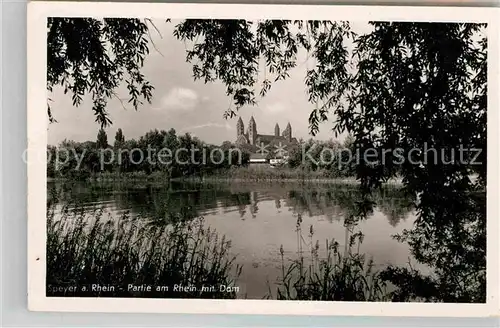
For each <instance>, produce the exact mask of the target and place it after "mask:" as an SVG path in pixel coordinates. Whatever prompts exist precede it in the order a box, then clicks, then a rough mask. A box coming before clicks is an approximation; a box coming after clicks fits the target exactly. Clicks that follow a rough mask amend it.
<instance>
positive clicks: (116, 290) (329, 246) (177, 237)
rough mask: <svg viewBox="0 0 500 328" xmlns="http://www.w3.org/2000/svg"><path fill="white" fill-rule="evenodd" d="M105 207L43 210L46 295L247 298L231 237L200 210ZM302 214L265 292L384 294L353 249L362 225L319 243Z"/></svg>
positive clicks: (288, 295) (355, 297) (379, 279)
mask: <svg viewBox="0 0 500 328" xmlns="http://www.w3.org/2000/svg"><path fill="white" fill-rule="evenodd" d="M108 214H109V213H106V211H105V210H104V209H101V208H95V209H94V210H93V212H88V211H87V212H86V211H84V210H81V209H78V208H75V209H72V210H69V209H68V208H63V209H62V210H61V212H60V213H58V214H57V215H56V213H55V212H54V211H53V210H49V212H48V214H47V217H48V220H47V283H46V294H47V296H49V297H68V296H78V297H140V298H215V299H235V298H241V296H243V298H246V296H245V295H241V296H240V297H238V295H237V293H238V292H239V287H234V286H237V282H238V279H239V277H240V276H241V273H242V271H243V270H244V268H243V267H242V266H240V265H238V264H236V263H235V260H236V258H237V256H238V255H237V254H236V255H233V254H231V252H230V250H231V241H230V240H228V239H227V238H226V236H225V235H219V234H218V233H217V231H216V230H214V229H212V228H210V227H207V226H206V224H205V222H204V219H203V217H198V218H195V219H189V220H186V219H184V218H181V217H179V218H177V220H173V221H169V222H156V221H146V222H141V219H139V222H138V221H137V219H138V218H133V217H131V216H129V215H128V214H127V213H124V214H123V215H122V217H121V218H119V219H118V220H116V219H112V218H111V217H109V216H108ZM142 219H144V218H142ZM301 221H302V220H301V218H300V216H299V218H298V221H297V230H296V233H297V236H302V238H298V240H299V243H298V244H297V256H296V258H295V259H289V260H285V257H284V252H285V250H284V249H283V246H281V247H280V249H279V250H276V251H279V253H280V254H281V264H280V269H281V274H280V276H279V277H277V279H278V280H277V281H276V282H275V285H274V286H271V285H270V284H269V282H268V284H269V286H268V287H269V291H268V294H267V295H263V297H264V298H266V299H278V300H343V301H346V300H348V301H390V296H391V295H390V293H388V291H387V290H386V283H385V281H384V279H383V276H382V275H381V271H376V270H374V269H373V261H372V259H366V258H365V256H364V255H363V254H361V253H359V246H360V244H361V241H362V239H363V235H362V234H361V233H360V232H359V233H356V234H353V235H352V236H351V238H350V240H349V241H348V243H349V245H348V248H347V249H348V251H347V252H346V253H342V252H341V251H340V250H339V249H340V248H341V247H340V245H339V243H338V242H336V241H335V240H327V241H326V248H325V249H324V250H322V247H321V246H320V244H319V241H316V243H314V239H313V236H314V228H313V226H311V227H310V228H309V234H308V238H304V237H303V233H302V229H301V225H302V224H301ZM306 239H309V242H308V243H306V242H305V240H306ZM302 240H304V242H303V241H302ZM320 253H321V255H320ZM56 286H57V287H56ZM208 286H219V287H218V288H213V287H208Z"/></svg>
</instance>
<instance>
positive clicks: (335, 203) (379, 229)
mask: <svg viewBox="0 0 500 328" xmlns="http://www.w3.org/2000/svg"><path fill="white" fill-rule="evenodd" d="M448 196H449V197H448ZM452 196H453V197H452ZM447 197H448V198H447ZM457 199H460V202H457V201H454V202H452V200H457ZM48 203H49V206H51V205H55V206H56V207H57V206H61V205H64V206H65V207H68V208H72V207H73V208H81V207H83V208H84V209H85V208H88V209H89V211H90V210H91V209H93V208H95V207H103V208H105V209H106V210H107V211H110V212H111V213H114V214H113V215H112V216H114V217H116V218H119V217H120V215H121V213H124V212H127V213H130V215H131V216H137V217H140V218H147V219H148V220H149V221H150V223H152V224H153V225H158V226H159V227H162V226H165V224H170V223H172V222H176V221H179V220H188V221H189V220H191V219H193V218H197V217H200V216H201V217H204V218H205V221H206V223H207V224H208V226H209V227H212V228H214V229H216V230H217V232H218V233H219V234H221V235H225V236H226V237H227V238H228V239H229V240H231V245H232V246H231V249H232V252H233V253H232V254H231V255H236V256H237V260H236V261H237V264H238V265H240V266H242V267H243V271H242V273H241V275H240V276H239V277H238V284H239V287H240V290H241V293H240V294H238V295H237V297H242V298H246V297H247V298H254V299H255V298H257V299H258V298H263V297H267V296H269V295H270V294H272V297H278V298H283V297H285V298H286V297H288V298H299V299H300V298H305V299H308V298H309V297H319V298H320V299H328V298H332V299H336V300H342V299H345V300H346V299H347V298H349V299H351V298H353V299H352V300H355V299H356V298H357V299H358V300H388V301H428V302H429V301H430V302H484V300H485V295H486V281H485V276H486V274H485V272H486V260H485V259H486V256H485V244H486V233H485V231H486V230H485V229H486V228H485V227H486V220H485V218H486V214H485V209H486V202H485V197H484V193H481V192H478V193H477V195H469V194H464V195H463V197H460V198H457V197H456V195H451V196H450V195H447V194H443V195H434V196H433V198H426V199H419V201H418V202H415V199H413V198H412V197H410V196H408V195H406V194H405V193H404V192H403V190H401V189H399V188H397V187H385V188H383V189H382V190H379V191H377V192H374V193H372V194H371V195H370V196H369V197H368V198H366V197H365V196H363V195H362V194H361V192H360V191H359V189H358V186H356V185H349V184H347V185H339V184H334V185H328V184H310V185H300V184H293V183H283V184H279V183H278V184H276V183H275V184H262V183H261V184H256V183H239V184H218V183H203V184H193V183H171V184H170V185H168V186H165V185H154V184H144V185H140V184H138V185H137V184H136V185H132V184H116V183H113V184H96V183H94V184H78V183H69V184H68V183H64V184H63V183H50V184H49V185H48ZM415 203H416V204H417V207H416V208H415V205H414V204H415ZM422 211H429V212H431V213H434V214H433V215H435V217H436V219H435V220H431V221H429V220H427V221H424V220H417V217H416V213H417V214H418V213H422ZM309 230H310V231H314V234H312V233H310V234H309V233H308V231H309ZM395 236H396V238H395ZM353 240H354V241H355V242H354V243H353ZM332 245H335V246H334V248H332ZM325 246H326V247H325ZM332 249H335V252H334V253H333V254H330V253H331V251H332ZM330 255H332V256H330ZM307 257H309V259H310V260H311V259H312V262H310V263H309V262H308V263H309V264H307V265H308V266H307V265H305V264H304V262H303V261H304V258H307ZM325 258H327V259H329V260H328V261H330V260H331V259H332V258H333V259H335V260H333V262H331V264H330V265H331V267H328V268H327V269H328V270H330V269H332V271H331V277H330V278H329V280H328V283H333V285H331V286H330V285H329V286H330V287H329V288H331V290H329V291H328V292H326V293H320V292H319V291H318V290H316V287H317V286H321V285H322V284H321V281H319V282H318V281H313V282H311V281H310V282H309V283H305V281H306V280H305V278H304V277H305V276H304V277H303V276H302V274H303V271H304V272H307V270H310V268H311V267H314V268H315V270H316V271H317V272H323V273H324V272H325V270H326V269H325V268H326V267H325V266H324V263H326V262H325ZM372 260H373V261H372ZM284 263H292V266H291V267H294V268H295V269H294V270H295V271H297V270H298V271H299V273H300V274H299V275H295V276H293V277H292V276H286V279H288V280H287V281H288V283H291V282H293V286H294V287H293V288H292V289H296V294H295V296H293V295H288V294H286V293H285V292H284V291H283V290H280V291H279V292H278V295H276V293H275V290H274V289H273V288H270V286H283V281H284V280H285V279H283V276H285V273H284V272H286V270H285V269H284V266H285V265H284ZM311 263H312V264H311ZM314 263H316V264H314ZM286 267H287V268H289V266H286ZM295 271H294V272H295ZM345 272H349V273H354V274H357V275H361V276H362V277H363V279H361V280H367V281H370V284H374V281H375V284H376V285H374V286H375V287H376V289H377V290H380V291H382V289H381V288H380V286H381V285H382V282H383V283H384V284H385V283H388V285H389V289H388V291H387V293H386V294H380V295H372V294H370V295H365V294H364V293H363V292H362V290H363V288H365V287H367V286H364V287H363V286H358V285H352V286H350V288H347V289H346V286H345V285H343V284H342V283H341V284H340V285H339V283H340V282H342V279H344V278H345V277H344V274H345ZM374 272H379V273H377V274H374ZM310 277H312V276H310ZM310 277H309V278H310ZM298 286H301V287H300V288H299V287H298ZM311 286H316V287H314V288H313V287H311ZM372 287H373V286H372V285H370V287H369V288H370V289H371V288H372ZM375 287H373V288H375ZM297 288H299V289H297ZM273 290H274V292H273ZM332 291H334V292H332ZM318 293H319V294H318ZM380 293H382V292H380ZM311 295H313V296H311ZM314 295H315V296H314Z"/></svg>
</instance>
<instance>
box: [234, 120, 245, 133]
mask: <svg viewBox="0 0 500 328" xmlns="http://www.w3.org/2000/svg"><path fill="white" fill-rule="evenodd" d="M244 133H245V126H244V125H243V120H242V119H241V117H240V118H239V119H238V123H236V138H238V137H239V136H241V135H243V134H244Z"/></svg>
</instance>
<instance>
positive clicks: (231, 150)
mask: <svg viewBox="0 0 500 328" xmlns="http://www.w3.org/2000/svg"><path fill="white" fill-rule="evenodd" d="M47 151H48V155H47V156H48V158H49V161H48V165H47V176H48V177H50V178H69V179H75V180H85V179H88V178H91V177H93V176H97V175H98V174H103V173H105V174H108V175H109V174H110V173H114V174H116V175H120V174H123V175H125V176H126V175H127V174H128V175H130V174H131V173H140V174H142V175H141V176H148V175H151V174H161V175H164V176H165V177H168V178H176V177H182V176H203V175H205V174H210V173H211V172H214V171H215V170H221V169H227V168H229V167H231V166H234V165H237V166H239V165H246V164H247V163H248V159H249V153H248V152H245V151H241V150H239V149H237V148H236V147H235V146H234V145H233V144H231V143H228V142H225V143H223V144H222V145H221V146H215V145H211V144H207V143H205V142H203V141H201V140H200V139H198V138H197V137H193V136H192V135H190V134H189V133H186V134H183V135H177V133H176V131H175V130H174V129H170V130H168V131H165V130H157V129H155V130H151V131H149V132H147V133H146V134H145V135H143V136H141V137H140V138H139V139H138V140H136V139H133V138H132V139H128V140H126V139H125V136H124V134H123V131H122V129H118V131H117V132H116V135H115V139H114V143H113V144H109V143H108V136H107V134H106V131H105V130H103V129H100V130H99V132H98V134H97V138H96V141H85V142H76V141H72V140H64V141H63V142H61V143H60V144H59V145H58V146H57V147H56V146H51V145H49V146H48V149H47ZM130 176H132V175H130Z"/></svg>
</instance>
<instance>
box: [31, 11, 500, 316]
mask: <svg viewBox="0 0 500 328" xmlns="http://www.w3.org/2000/svg"><path fill="white" fill-rule="evenodd" d="M498 16H499V15H498V11H497V10H496V9H491V8H453V9H450V8H445V7H380V6H296V5H290V6H286V5H223V4H218V5H215V4H158V3H156V4H152V3H151V4H144V3H140V4H139V3H136V4H134V3H85V2H75V3H69V2H68V3H65V2H53V3H47V2H35V3H31V4H30V5H29V13H28V97H29V98H28V134H29V135H28V149H27V151H26V152H25V154H24V158H25V160H26V162H27V165H28V185H29V188H28V206H29V208H28V221H29V238H28V239H29V254H28V262H29V263H28V265H29V281H28V285H29V286H28V287H29V289H28V292H29V306H30V309H32V310H40V311H111V312H177V313H228V314H229V313H242V314H291V315H293V314H297V315H300V314H302V315H345V314H352V315H398V316H415V315H418V316H491V315H497V314H498V309H499V298H498V297H499V284H498V281H499V277H498V275H499V270H498V263H499V261H498V258H499V252H498V245H499V242H498V237H499V224H498V214H499V213H500V210H499V207H498V202H496V203H495V202H494V200H493V196H492V195H494V194H497V195H498V193H499V192H500V190H499V189H500V188H499V186H500V180H499V177H498V170H496V171H495V169H494V166H495V165H496V164H494V163H498V162H499V160H500V158H499V156H498V147H496V146H494V144H495V142H496V141H497V140H498V131H499V130H498V129H499V126H498V123H499V122H498V121H499V120H498V118H499V114H498V90H499V84H498V74H499V70H498V67H499V65H498V63H499V49H498V41H499V33H498V23H497V20H498Z"/></svg>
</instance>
